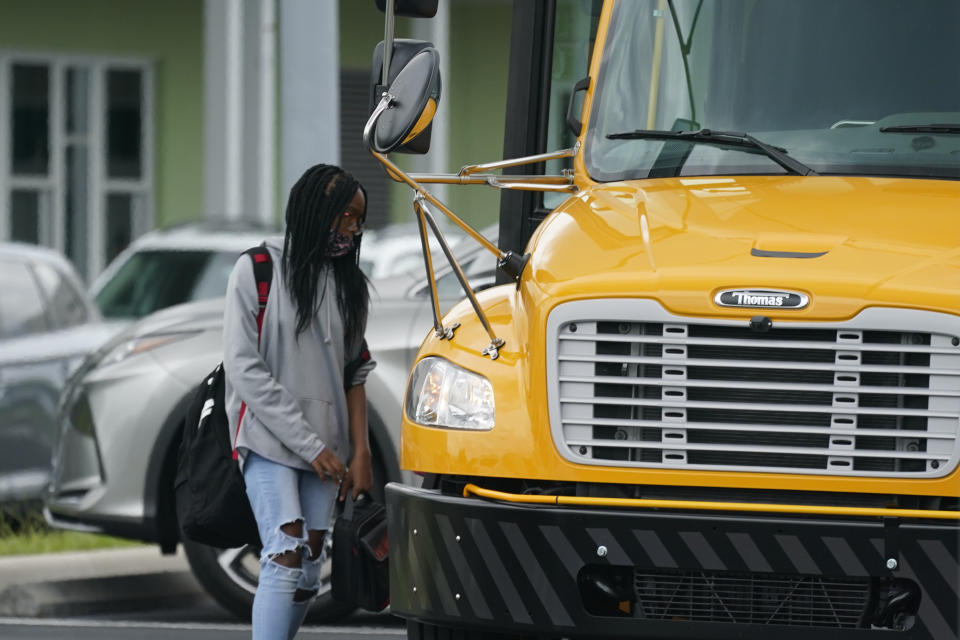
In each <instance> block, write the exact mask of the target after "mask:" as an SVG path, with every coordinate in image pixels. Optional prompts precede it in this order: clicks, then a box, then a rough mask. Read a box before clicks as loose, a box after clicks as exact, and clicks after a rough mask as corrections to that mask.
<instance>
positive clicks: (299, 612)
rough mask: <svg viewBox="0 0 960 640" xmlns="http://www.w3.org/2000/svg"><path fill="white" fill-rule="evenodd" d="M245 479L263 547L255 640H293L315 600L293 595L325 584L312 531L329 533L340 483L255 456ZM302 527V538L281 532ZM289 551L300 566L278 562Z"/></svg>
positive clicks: (247, 463)
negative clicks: (296, 525) (310, 542)
mask: <svg viewBox="0 0 960 640" xmlns="http://www.w3.org/2000/svg"><path fill="white" fill-rule="evenodd" d="M243 477H244V480H245V481H246V484H247V496H249V498H250V506H251V507H252V508H253V514H254V516H255V517H256V519H257V527H258V528H259V530H260V540H261V541H262V542H263V550H262V551H261V553H260V579H259V582H258V584H257V593H256V595H255V596H254V598H253V640H289V639H290V638H293V637H294V635H296V633H297V630H298V629H299V628H300V625H301V623H302V622H303V618H304V616H305V615H306V613H307V608H308V607H309V605H310V602H311V600H312V598H308V599H306V600H303V601H295V600H294V594H295V593H296V592H297V591H298V590H301V591H312V592H314V593H316V591H317V590H318V588H319V584H320V564H321V557H320V554H319V553H318V554H317V557H316V558H313V557H312V555H313V554H312V553H311V550H310V547H309V545H308V544H307V532H308V531H311V530H312V531H327V530H328V529H329V528H330V524H331V516H332V513H333V505H334V501H335V500H336V497H337V489H338V487H337V483H336V482H333V481H331V480H327V481H321V479H320V477H319V476H317V474H316V472H314V471H313V470H310V471H306V470H304V469H294V468H292V467H287V466H285V465H282V464H278V463H276V462H272V461H270V460H267V459H266V458H263V457H262V456H259V455H257V454H256V453H253V452H252V451H248V452H247V454H246V459H245V461H244V465H243ZM298 522H299V523H300V524H301V525H302V526H301V527H300V532H301V534H302V535H301V536H300V537H296V536H292V535H289V534H287V533H286V532H284V531H282V530H281V527H282V526H283V525H286V524H290V523H298ZM328 535H329V533H328ZM290 551H296V552H298V553H300V567H298V568H293V567H287V566H284V565H282V564H280V563H278V562H276V561H275V558H277V557H278V556H281V555H283V554H285V553H287V552H290ZM317 551H318V552H319V551H320V550H319V549H318V550H317Z"/></svg>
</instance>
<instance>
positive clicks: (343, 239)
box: [326, 229, 353, 258]
mask: <svg viewBox="0 0 960 640" xmlns="http://www.w3.org/2000/svg"><path fill="white" fill-rule="evenodd" d="M352 249H353V236H350V235H347V234H346V233H341V232H339V231H337V230H336V229H334V230H333V231H331V232H330V236H329V237H328V238H327V250H326V253H327V255H328V256H330V257H331V258H339V257H340V256H345V255H347V254H348V253H350V251H351V250H352Z"/></svg>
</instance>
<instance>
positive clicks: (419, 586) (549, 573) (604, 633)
mask: <svg viewBox="0 0 960 640" xmlns="http://www.w3.org/2000/svg"><path fill="white" fill-rule="evenodd" d="M387 511H388V519H389V528H390V596H391V612H392V613H394V614H396V615H399V616H402V617H404V618H408V619H410V620H414V621H418V622H423V623H428V624H433V625H438V626H446V627H453V628H469V629H478V630H484V629H485V630H488V631H491V632H494V633H517V634H541V635H542V634H549V635H557V636H564V637H590V638H600V637H611V638H615V637H634V638H636V637H656V638H707V637H709V638H711V639H717V640H719V639H724V638H731V639H732V638H769V637H770V636H771V634H773V633H776V635H777V636H778V640H793V639H798V640H799V639H808V638H810V637H811V633H816V632H818V631H821V632H827V633H828V634H829V637H830V638H864V637H877V636H879V635H882V634H887V636H889V634H890V632H891V630H892V629H891V627H894V628H896V627H900V628H901V630H900V631H899V632H896V636H897V637H898V638H902V639H907V638H909V639H911V640H913V639H919V638H924V639H933V640H949V639H951V638H957V637H958V627H960V616H958V595H960V594H958V584H957V583H958V576H960V561H958V557H960V553H958V550H960V529H958V526H957V524H956V522H944V521H939V520H931V521H906V520H900V519H897V518H854V517H850V518H825V517H817V516H809V515H808V516H801V517H798V516H782V515H766V514H756V513H754V514H739V513H721V512H715V513H710V512H707V511H698V512H677V511H664V510H639V509H617V508H599V507H598V508H583V507H576V508H574V507H563V506H557V505H516V504H507V503H503V502H497V501H490V500H485V499H480V498H476V497H459V496H449V495H443V494H441V493H440V492H438V491H432V490H425V489H416V488H412V487H409V486H405V485H400V484H396V483H391V484H389V485H388V486H387ZM871 627H873V629H872V628H871Z"/></svg>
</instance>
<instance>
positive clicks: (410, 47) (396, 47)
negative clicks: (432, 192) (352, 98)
mask: <svg viewBox="0 0 960 640" xmlns="http://www.w3.org/2000/svg"><path fill="white" fill-rule="evenodd" d="M432 48H433V43H431V42H426V41H423V40H409V39H405V38H396V39H394V41H393V53H392V55H391V56H390V74H389V80H388V83H389V84H392V83H393V81H394V80H396V78H397V75H399V73H400V71H402V70H403V69H404V67H406V66H407V64H408V63H409V62H410V60H412V59H413V57H414V56H415V55H417V54H418V53H420V52H421V51H423V50H424V49H432ZM383 50H384V43H383V41H381V42H380V43H378V44H377V46H376V48H374V50H373V63H372V64H371V66H370V108H369V111H368V113H373V110H374V109H376V107H377V104H378V103H379V102H380V97H381V96H382V95H383V92H384V88H385V87H384V86H383V82H382V80H383ZM436 92H437V97H438V98H439V95H440V74H439V73H438V74H437V90H436ZM431 130H432V127H431V126H429V125H428V126H427V127H426V128H425V129H423V131H422V132H421V133H419V134H418V135H417V136H415V137H413V138H411V139H410V141H409V142H406V143H404V144H403V145H401V146H400V147H398V148H396V149H394V151H396V152H398V153H416V154H424V153H426V152H427V151H429V150H430V134H431Z"/></svg>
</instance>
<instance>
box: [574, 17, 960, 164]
mask: <svg viewBox="0 0 960 640" xmlns="http://www.w3.org/2000/svg"><path fill="white" fill-rule="evenodd" d="M958 33H960V3H958V2H956V0H928V1H926V2H923V3H914V2H903V1H901V0H844V1H843V2H837V1H836V0H804V2H797V1H796V0H764V1H763V2H755V1H750V2H747V1H743V2H724V1H721V0H636V1H633V0H631V1H630V2H625V1H624V2H618V3H617V4H616V6H615V7H614V15H613V16H612V19H611V21H610V33H609V34H608V36H607V40H606V44H605V47H604V54H603V58H602V63H601V69H600V73H599V77H598V78H597V86H596V95H595V99H594V102H593V107H592V112H591V115H590V131H589V132H588V137H587V141H586V148H585V157H586V163H587V169H588V171H589V172H590V175H591V176H592V177H593V178H594V179H596V180H599V181H614V180H624V179H637V178H656V177H668V176H694V175H725V174H726V175H736V174H739V175H744V174H773V175H777V174H784V173H802V172H800V171H796V170H795V169H794V170H791V168H790V167H789V166H784V163H783V162H777V161H776V160H775V158H774V157H771V154H770V153H769V149H768V150H767V152H765V151H764V150H763V149H761V148H759V147H757V146H756V145H750V144H732V142H733V140H732V138H726V139H719V140H718V139H716V137H714V138H712V139H710V136H705V137H704V136H702V137H699V138H697V139H696V140H694V139H691V138H683V139H664V138H663V137H659V138H657V137H652V136H650V135H649V134H650V133H651V132H660V133H663V132H676V131H698V130H704V129H707V130H712V131H714V132H717V131H721V132H740V133H748V134H750V135H751V136H753V137H754V138H756V139H757V140H759V141H761V142H762V143H766V144H767V145H771V146H774V147H779V150H781V151H785V152H786V153H787V154H789V157H790V158H792V159H795V160H796V161H798V162H799V163H801V165H802V166H804V167H806V168H809V169H810V170H812V171H815V172H816V173H819V174H840V175H870V176H916V177H932V178H960V65H958V64H957V61H958V60H960V38H958V37H957V34H958ZM631 134H633V135H631ZM725 140H726V142H725ZM774 154H775V155H776V152H774Z"/></svg>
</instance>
